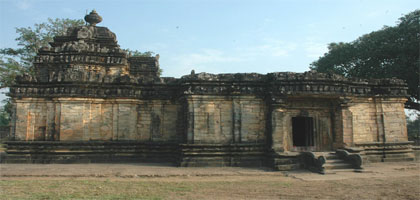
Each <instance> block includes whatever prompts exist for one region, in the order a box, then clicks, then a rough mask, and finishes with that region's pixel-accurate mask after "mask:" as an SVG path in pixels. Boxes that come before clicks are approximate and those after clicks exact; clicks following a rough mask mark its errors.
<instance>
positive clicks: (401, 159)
mask: <svg viewBox="0 0 420 200" xmlns="http://www.w3.org/2000/svg"><path fill="white" fill-rule="evenodd" d="M414 160H415V158H414V157H405V156H402V157H391V158H382V161H383V162H404V161H414Z"/></svg>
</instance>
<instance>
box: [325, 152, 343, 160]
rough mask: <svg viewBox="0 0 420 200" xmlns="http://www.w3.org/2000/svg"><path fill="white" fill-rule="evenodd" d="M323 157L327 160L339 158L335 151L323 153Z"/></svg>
mask: <svg viewBox="0 0 420 200" xmlns="http://www.w3.org/2000/svg"><path fill="white" fill-rule="evenodd" d="M324 157H325V158H326V159H327V160H337V159H340V157H338V156H337V154H335V153H329V154H326V155H324Z"/></svg>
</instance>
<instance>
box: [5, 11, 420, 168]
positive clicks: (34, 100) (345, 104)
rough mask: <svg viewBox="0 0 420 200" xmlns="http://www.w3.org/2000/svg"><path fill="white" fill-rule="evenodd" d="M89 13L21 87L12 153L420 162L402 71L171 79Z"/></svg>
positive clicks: (225, 161)
mask: <svg viewBox="0 0 420 200" xmlns="http://www.w3.org/2000/svg"><path fill="white" fill-rule="evenodd" d="M85 20H86V21H87V22H88V23H89V25H86V26H80V27H75V28H71V29H69V30H68V31H67V33H66V34H65V35H63V36H57V37H55V38H54V41H53V42H51V43H50V46H48V47H43V48H41V49H40V50H39V53H38V55H37V56H36V58H35V60H34V63H33V69H34V74H33V75H23V76H19V77H18V78H17V79H16V84H15V85H14V86H12V87H11V88H10V93H9V96H11V97H12V100H13V105H14V107H13V111H14V114H13V117H12V118H13V120H12V125H11V132H10V137H11V138H12V141H9V142H7V150H6V154H5V155H4V156H3V158H2V162H26V163H27V162H30V163H32V162H35V163H69V162H165V163H172V164H174V165H176V166H268V167H273V168H275V169H278V170H289V169H295V168H299V167H308V168H313V169H316V170H321V171H322V169H323V168H324V167H334V166H335V167H354V168H360V166H361V163H362V162H366V161H367V162H377V161H396V160H412V159H413V151H412V148H411V143H410V142H409V141H408V140H407V129H406V121H405V113H404V103H405V102H406V100H407V91H406V90H407V85H406V84H405V82H404V81H402V80H398V79H380V80H378V79H369V80H366V79H350V78H344V77H342V76H339V75H335V74H323V73H317V72H314V71H309V72H305V73H291V72H274V73H268V74H257V73H237V74H208V73H197V74H196V73H194V71H192V72H191V74H189V75H185V76H183V77H181V78H171V77H160V74H159V56H156V57H136V56H131V55H128V54H127V52H125V51H124V50H122V49H121V48H120V47H119V45H118V43H117V40H116V35H115V34H114V33H113V32H111V31H110V30H109V29H108V28H106V27H101V26H96V24H97V23H99V22H101V21H102V18H101V17H100V16H99V15H98V14H97V13H96V12H95V11H92V12H91V13H90V14H89V15H86V17H85ZM262 67H263V66H262ZM337 160H339V162H338V161H337ZM333 161H334V162H333ZM334 163H338V164H335V165H334Z"/></svg>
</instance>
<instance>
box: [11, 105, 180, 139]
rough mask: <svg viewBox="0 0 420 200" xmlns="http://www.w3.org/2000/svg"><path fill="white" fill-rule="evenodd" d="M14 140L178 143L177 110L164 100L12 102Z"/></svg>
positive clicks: (177, 108) (175, 106)
mask: <svg viewBox="0 0 420 200" xmlns="http://www.w3.org/2000/svg"><path fill="white" fill-rule="evenodd" d="M15 108H16V112H15V113H16V114H15V122H14V123H16V125H15V127H16V129H15V130H14V133H13V134H14V135H15V140H26V141H34V140H39V141H42V140H60V141H91V140H102V141H107V140H113V141H118V140H135V141H165V142H171V141H179V139H180V138H181V136H180V134H179V130H180V129H179V128H178V127H177V120H178V118H177V116H178V112H179V106H178V105H177V104H175V103H172V102H170V101H163V100H143V101H141V100H136V99H91V98H56V99H49V100H47V99H39V98H25V99H21V100H15Z"/></svg>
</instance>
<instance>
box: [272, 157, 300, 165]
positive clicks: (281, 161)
mask: <svg viewBox="0 0 420 200" xmlns="http://www.w3.org/2000/svg"><path fill="white" fill-rule="evenodd" d="M296 163H298V160H297V159H287V158H285V159H284V158H283V159H278V158H275V159H274V165H285V164H296Z"/></svg>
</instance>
